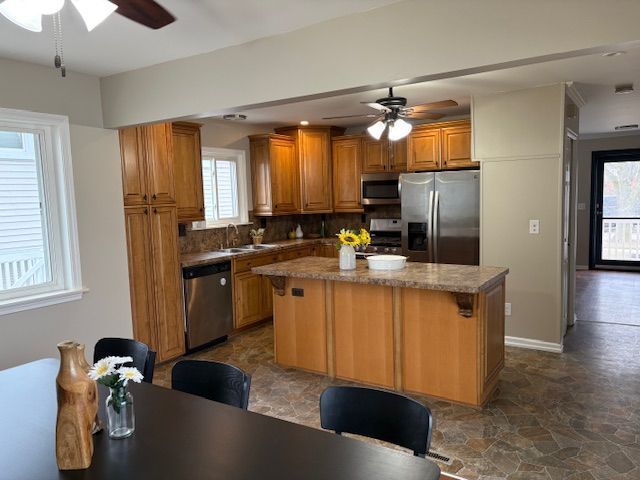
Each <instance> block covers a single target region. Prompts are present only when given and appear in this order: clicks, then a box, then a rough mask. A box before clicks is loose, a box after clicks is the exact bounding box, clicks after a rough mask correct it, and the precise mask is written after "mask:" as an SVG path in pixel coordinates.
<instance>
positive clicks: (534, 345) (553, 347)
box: [504, 336, 564, 353]
mask: <svg viewBox="0 0 640 480" xmlns="http://www.w3.org/2000/svg"><path fill="white" fill-rule="evenodd" d="M504 344H505V345H506V346H507V347H518V348H529V349H531V350H541V351H543V352H553V353H562V350H563V348H564V347H563V345H562V344H561V343H551V342H543V341H542V340H534V339H532V338H520V337H508V336H505V337H504Z"/></svg>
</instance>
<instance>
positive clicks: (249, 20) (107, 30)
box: [0, 0, 399, 77]
mask: <svg viewBox="0 0 640 480" xmlns="http://www.w3.org/2000/svg"><path fill="white" fill-rule="evenodd" d="M397 1H399V0H296V1H295V2H292V1H290V0H266V1H265V0H159V3H160V4H162V6H163V7H165V8H166V9H167V10H169V11H170V12H171V13H172V14H173V15H174V16H175V17H176V18H177V20H176V21H175V22H174V23H172V24H171V25H168V26H167V27H165V28H163V29H160V30H155V31H154V30H151V29H149V28H146V27H143V26H141V25H138V24H137V23H134V22H132V21H130V20H128V19H126V18H124V17H122V16H120V15H116V14H114V15H111V16H110V17H109V18H108V19H107V20H106V21H105V22H104V23H103V24H101V25H99V26H98V27H97V28H96V29H95V30H93V31H92V32H91V33H89V32H87V30H86V28H85V26H84V23H83V22H82V19H81V18H80V15H79V14H78V12H77V11H76V10H75V8H74V7H73V6H72V5H71V2H66V4H65V6H64V8H63V10H62V26H63V36H64V54H65V55H64V56H65V61H66V65H67V69H68V70H70V71H75V72H83V73H89V74H92V75H98V76H101V77H102V76H108V75H112V74H115V73H120V72H124V71H127V70H133V69H136V68H141V67H146V66H149V65H154V64H157V63H162V62H166V61H169V60H175V59H177V58H183V57H189V56H192V55H197V54H200V53H206V52H211V51H213V50H218V49H220V48H224V47H228V46H231V45H239V44H242V43H246V42H249V41H251V40H256V39H258V38H263V37H268V36H271V35H277V34H281V33H286V32H290V31H293V30H298V29H300V28H304V27H306V26H309V25H313V24H316V23H320V22H323V21H326V20H329V19H332V18H336V17H341V16H346V15H350V14H353V13H358V12H363V11H366V10H371V9H374V8H378V7H381V6H384V5H388V4H391V3H395V2H397ZM51 18H52V17H50V16H49V17H45V19H44V22H43V31H42V32H41V33H34V32H30V31H28V30H25V29H23V28H20V27H18V26H17V25H14V24H13V23H11V22H10V21H9V20H7V19H6V18H5V17H3V16H2V15H0V57H6V58H12V59H15V60H22V61H26V62H32V63H39V64H43V65H51V64H52V60H53V55H54V54H53V38H52V25H51Z"/></svg>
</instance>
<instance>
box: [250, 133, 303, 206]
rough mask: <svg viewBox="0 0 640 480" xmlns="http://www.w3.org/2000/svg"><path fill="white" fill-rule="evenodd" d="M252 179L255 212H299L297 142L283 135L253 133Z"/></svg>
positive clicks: (251, 139)
mask: <svg viewBox="0 0 640 480" xmlns="http://www.w3.org/2000/svg"><path fill="white" fill-rule="evenodd" d="M249 139H250V143H251V182H252V187H253V213H254V215H258V216H260V215H262V216H265V215H287V214H292V213H298V212H299V211H300V188H299V176H300V174H299V168H298V161H297V156H296V144H295V140H294V139H293V138H292V137H289V136H286V135H273V134H266V135H252V136H250V137H249Z"/></svg>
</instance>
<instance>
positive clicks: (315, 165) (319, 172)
mask: <svg viewBox="0 0 640 480" xmlns="http://www.w3.org/2000/svg"><path fill="white" fill-rule="evenodd" d="M275 132H276V133H278V134H282V135H287V136H290V137H292V138H293V139H294V140H295V142H296V152H297V156H298V168H299V172H300V183H299V186H300V199H301V203H300V211H301V213H330V212H331V211H332V208H333V202H332V195H331V190H332V188H331V183H332V175H331V169H332V165H331V137H333V136H335V135H338V134H341V133H343V132H344V129H339V128H336V127H313V126H311V127H302V126H300V127H298V126H296V127H284V128H276V130H275Z"/></svg>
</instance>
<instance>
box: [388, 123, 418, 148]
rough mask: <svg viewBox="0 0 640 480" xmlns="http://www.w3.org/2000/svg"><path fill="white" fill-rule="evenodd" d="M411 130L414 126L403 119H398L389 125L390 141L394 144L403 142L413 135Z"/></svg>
mask: <svg viewBox="0 0 640 480" xmlns="http://www.w3.org/2000/svg"><path fill="white" fill-rule="evenodd" d="M411 129H413V125H411V124H410V123H409V122H407V121H405V120H403V119H401V118H398V119H397V120H395V121H394V122H393V123H391V124H390V125H389V140H391V141H392V142H395V141H396V140H401V139H403V138H404V137H406V136H407V135H409V133H411Z"/></svg>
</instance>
